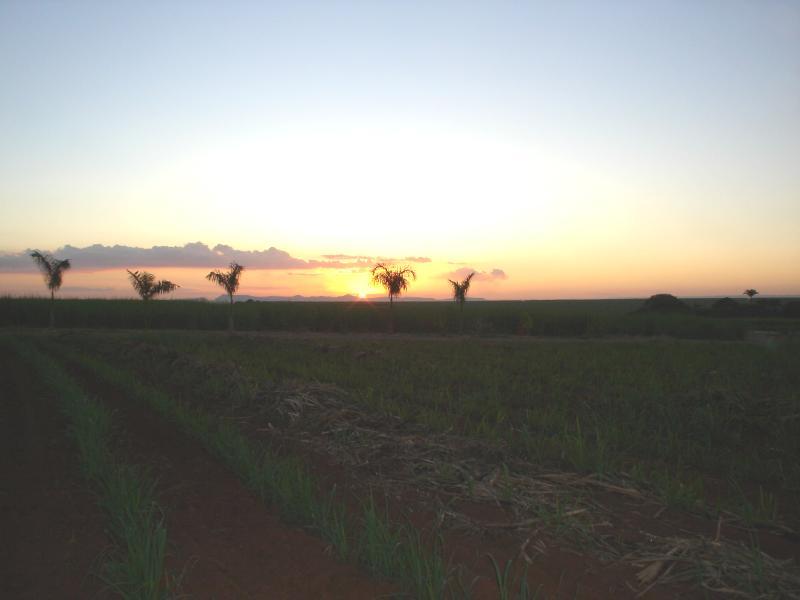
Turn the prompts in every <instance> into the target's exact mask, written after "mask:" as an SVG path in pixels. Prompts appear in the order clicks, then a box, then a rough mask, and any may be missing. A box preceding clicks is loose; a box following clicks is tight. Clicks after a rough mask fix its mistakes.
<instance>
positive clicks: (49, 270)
mask: <svg viewBox="0 0 800 600" xmlns="http://www.w3.org/2000/svg"><path fill="white" fill-rule="evenodd" d="M31 258H32V259H33V260H34V262H35V263H36V266H37V267H39V270H40V271H41V272H42V275H43V276H44V281H45V283H46V284H47V287H48V289H50V290H51V291H56V290H57V289H59V288H60V287H61V284H62V283H63V282H64V271H67V270H68V269H70V268H71V267H72V264H71V263H70V262H69V259H68V258H65V259H64V260H58V259H57V258H55V257H53V256H51V255H50V254H47V253H46V252H39V251H38V250H34V251H33V252H31Z"/></svg>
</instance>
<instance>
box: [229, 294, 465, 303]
mask: <svg viewBox="0 0 800 600" xmlns="http://www.w3.org/2000/svg"><path fill="white" fill-rule="evenodd" d="M474 300H479V298H474ZM234 301H235V302H248V301H252V302H366V301H369V302H388V301H389V298H388V297H386V296H368V297H367V298H359V297H358V296H354V295H352V294H345V295H343V296H300V295H295V296H247V295H241V296H234ZM441 301H442V300H439V299H437V298H421V297H416V296H403V297H400V298H396V299H395V302H441ZM214 302H228V295H227V294H222V295H220V296H217V297H216V298H214Z"/></svg>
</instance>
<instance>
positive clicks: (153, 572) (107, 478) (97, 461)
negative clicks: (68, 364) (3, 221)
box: [9, 340, 178, 600]
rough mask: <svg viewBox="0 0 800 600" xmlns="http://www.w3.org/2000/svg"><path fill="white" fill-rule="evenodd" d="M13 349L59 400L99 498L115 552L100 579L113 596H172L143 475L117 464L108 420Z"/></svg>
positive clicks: (48, 366) (25, 351) (47, 362)
mask: <svg viewBox="0 0 800 600" xmlns="http://www.w3.org/2000/svg"><path fill="white" fill-rule="evenodd" d="M9 343H10V344H11V346H12V348H13V349H14V350H15V351H16V352H17V353H18V354H19V355H20V356H21V357H22V358H23V360H25V361H26V362H27V363H29V364H31V365H32V366H33V368H34V369H35V370H36V371H37V372H38V374H39V376H40V377H41V378H42V380H43V381H44V382H45V384H46V385H47V386H48V387H49V388H50V389H52V390H53V391H54V392H55V393H56V394H57V395H58V397H59V400H60V403H61V410H62V411H63V413H64V414H65V415H66V417H67V419H68V421H69V423H70V425H69V433H70V436H71V437H72V438H73V439H74V441H75V444H76V446H77V447H78V452H79V456H80V461H81V468H82V470H83V473H84V475H85V476H86V478H87V479H88V480H89V481H90V482H91V483H92V484H93V486H94V487H95V489H96V491H97V492H98V495H99V504H100V506H101V507H102V508H103V510H104V511H105V513H106V515H107V517H108V520H109V527H108V530H109V533H110V535H111V538H112V539H113V540H114V543H115V548H114V550H112V551H111V552H109V553H108V555H107V556H106V557H105V559H104V561H103V565H102V568H101V573H100V577H101V578H102V579H103V581H104V582H105V583H106V584H107V585H108V586H109V588H111V589H112V590H113V591H115V592H117V593H118V594H120V595H121V596H122V597H124V598H128V599H131V600H161V599H166V598H171V597H173V592H174V589H175V588H176V587H177V583H178V582H177V580H175V579H174V578H173V577H171V576H170V574H169V573H168V572H167V571H166V569H165V566H164V559H165V557H166V548H167V530H166V526H165V524H164V517H163V513H162V511H161V509H160V508H159V506H158V504H157V503H156V499H155V485H154V483H153V481H152V479H151V478H150V477H149V476H148V474H147V473H146V472H145V471H143V470H141V469H139V468H137V467H135V466H131V465H127V464H124V463H122V462H120V461H119V460H118V459H117V458H116V457H115V456H114V453H113V451H112V443H111V440H112V436H113V426H112V415H111V412H110V411H109V409H108V408H106V407H105V406H104V405H102V404H101V403H99V402H97V401H96V400H93V399H91V398H88V397H87V396H86V395H85V394H84V392H83V390H81V388H80V387H79V386H78V385H77V384H76V383H75V381H74V380H73V379H72V378H71V377H70V376H69V375H68V374H67V373H66V372H65V371H64V370H63V369H62V368H61V367H60V366H59V365H58V363H56V362H55V361H53V360H52V359H50V358H49V357H47V356H45V355H43V354H41V353H40V352H37V350H36V349H35V348H34V347H33V346H32V345H30V344H28V343H24V342H20V341H18V340H12V341H10V342H9Z"/></svg>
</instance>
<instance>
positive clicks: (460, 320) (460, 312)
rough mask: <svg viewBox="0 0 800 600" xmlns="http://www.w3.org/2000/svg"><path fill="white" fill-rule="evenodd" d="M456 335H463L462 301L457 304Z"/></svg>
mask: <svg viewBox="0 0 800 600" xmlns="http://www.w3.org/2000/svg"><path fill="white" fill-rule="evenodd" d="M458 333H460V334H463V333H464V301H463V300H461V301H460V302H459V303H458Z"/></svg>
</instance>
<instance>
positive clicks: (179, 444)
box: [72, 369, 397, 600]
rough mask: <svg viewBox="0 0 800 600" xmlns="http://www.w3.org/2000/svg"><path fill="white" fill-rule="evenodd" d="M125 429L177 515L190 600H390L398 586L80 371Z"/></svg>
mask: <svg viewBox="0 0 800 600" xmlns="http://www.w3.org/2000/svg"><path fill="white" fill-rule="evenodd" d="M72 373H73V375H76V376H77V377H78V379H79V381H80V382H81V384H82V385H83V386H84V388H85V389H87V390H88V391H89V392H90V393H92V394H96V395H98V396H99V397H100V398H102V400H103V401H106V402H108V403H109V405H111V406H112V407H113V408H114V409H115V410H116V415H117V417H116V418H117V420H118V421H119V422H120V423H123V424H124V430H125V434H126V435H125V438H124V441H123V442H122V445H123V452H124V456H126V460H128V461H129V462H133V463H137V464H145V465H149V466H150V467H151V468H152V469H153V473H154V475H155V476H156V477H157V479H158V482H159V483H158V497H159V501H160V502H161V504H162V506H164V507H165V509H166V511H167V515H166V517H167V531H168V536H169V542H170V557H169V567H170V568H171V569H172V570H173V572H180V571H181V570H182V569H184V568H185V575H184V577H183V585H182V591H183V592H184V593H185V594H187V595H188V597H190V598H209V599H211V598H226V599H227V598H270V599H274V600H279V599H286V600H302V599H305V598H308V599H312V598H313V599H315V600H316V599H325V598H329V599H335V598H341V599H353V600H357V599H362V598H363V599H367V598H380V597H388V596H390V595H391V594H392V593H396V592H397V588H396V587H395V586H392V585H389V584H387V583H380V582H377V581H375V580H373V579H371V578H369V577H367V576H366V575H365V574H364V573H363V572H361V571H359V570H358V569H357V568H356V567H355V566H353V565H349V564H344V563H341V562H339V561H337V560H336V559H334V558H333V557H332V556H331V554H330V552H329V550H328V549H327V548H326V544H325V542H323V541H322V540H320V539H318V538H316V537H314V536H312V535H310V534H308V533H306V532H304V531H302V530H299V529H294V528H291V527H288V526H286V525H285V524H284V523H283V522H281V520H280V518H279V517H278V516H277V513H276V512H273V511H271V510H269V509H268V507H266V506H265V505H264V504H263V502H262V501H261V500H259V499H258V498H257V497H256V496H254V495H253V494H251V493H250V492H249V491H247V490H246V489H245V488H244V487H243V486H242V485H241V484H240V483H239V481H238V480H237V479H236V478H235V476H234V475H233V474H231V473H230V472H229V471H227V470H226V469H225V468H224V467H223V466H222V465H221V464H220V463H219V462H218V461H217V460H216V459H214V458H213V457H212V456H211V455H209V454H208V453H207V452H206V451H205V449H204V448H203V447H202V446H200V444H199V443H197V442H195V441H194V440H192V439H189V438H188V437H187V436H185V435H183V434H181V433H180V432H179V431H178V430H177V429H176V428H175V427H174V426H172V425H171V424H169V423H166V422H164V421H163V420H162V419H160V418H158V417H157V416H156V415H154V414H153V413H152V412H151V411H150V410H149V409H148V408H146V407H144V406H139V405H134V404H132V403H131V402H130V401H129V400H128V399H127V398H125V397H124V395H123V394H121V393H120V391H119V390H117V389H115V388H113V387H110V386H107V385H104V384H101V383H98V382H97V381H95V380H93V379H92V378H91V377H88V376H87V374H86V373H85V372H82V371H80V370H76V369H72Z"/></svg>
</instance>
